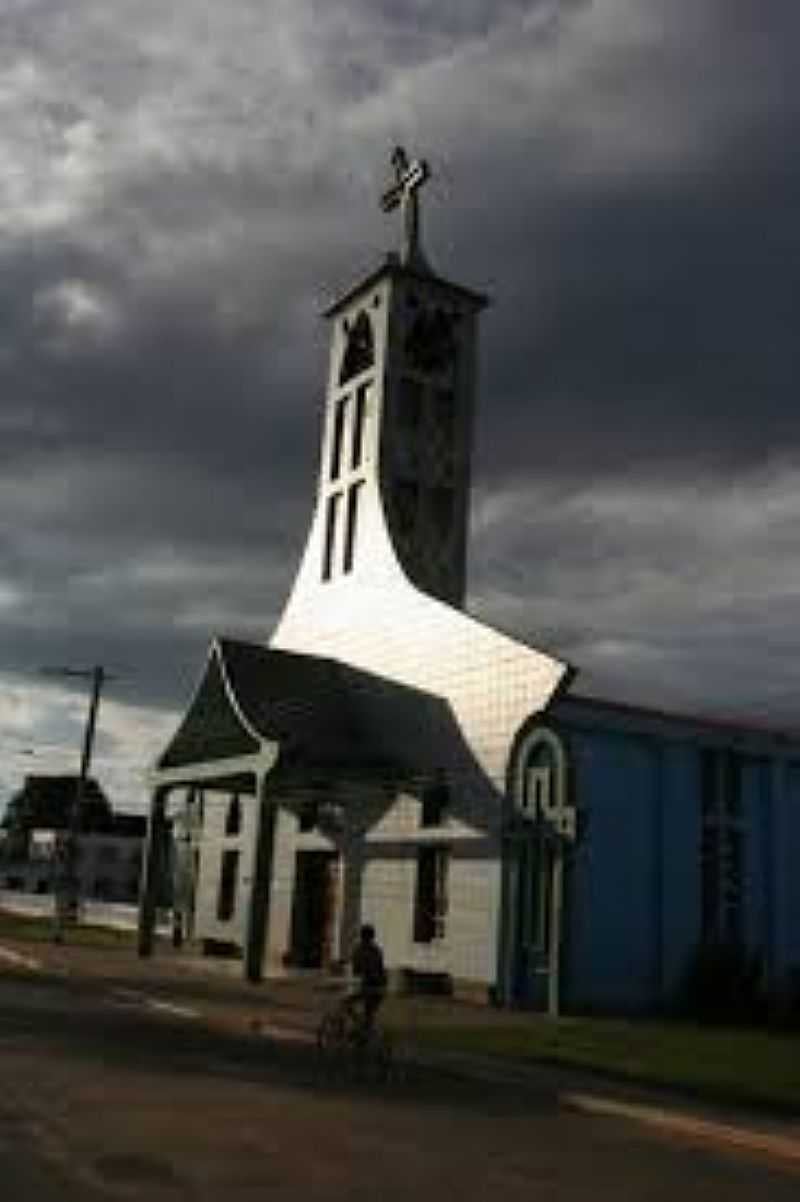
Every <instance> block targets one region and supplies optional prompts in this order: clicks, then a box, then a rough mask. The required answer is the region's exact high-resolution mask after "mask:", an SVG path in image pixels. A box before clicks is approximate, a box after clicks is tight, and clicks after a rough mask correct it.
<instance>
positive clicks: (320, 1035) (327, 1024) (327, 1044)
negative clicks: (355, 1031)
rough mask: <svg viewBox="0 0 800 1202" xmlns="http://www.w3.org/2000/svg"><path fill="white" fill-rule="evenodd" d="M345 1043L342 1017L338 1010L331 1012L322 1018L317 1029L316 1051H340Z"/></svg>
mask: <svg viewBox="0 0 800 1202" xmlns="http://www.w3.org/2000/svg"><path fill="white" fill-rule="evenodd" d="M345 1042H346V1031H345V1020H344V1015H343V1014H341V1013H340V1011H338V1010H331V1011H329V1012H328V1014H324V1015H323V1016H322V1021H321V1022H320V1024H319V1026H318V1027H317V1050H318V1051H319V1052H332V1051H336V1050H341V1049H342V1048H343V1047H344V1044H345Z"/></svg>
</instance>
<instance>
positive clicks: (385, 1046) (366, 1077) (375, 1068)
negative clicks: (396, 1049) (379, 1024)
mask: <svg viewBox="0 0 800 1202" xmlns="http://www.w3.org/2000/svg"><path fill="white" fill-rule="evenodd" d="M360 1053H361V1054H360V1056H359V1076H360V1077H361V1079H362V1080H363V1081H365V1082H368V1083H369V1084H372V1085H387V1084H388V1083H389V1082H390V1081H391V1080H392V1076H393V1073H392V1068H393V1056H392V1041H391V1039H390V1038H389V1036H388V1034H387V1033H386V1031H382V1030H380V1029H379V1028H373V1030H372V1031H371V1032H370V1034H369V1037H368V1038H367V1040H366V1042H365V1043H364V1044H363V1045H362V1047H361V1049H360Z"/></svg>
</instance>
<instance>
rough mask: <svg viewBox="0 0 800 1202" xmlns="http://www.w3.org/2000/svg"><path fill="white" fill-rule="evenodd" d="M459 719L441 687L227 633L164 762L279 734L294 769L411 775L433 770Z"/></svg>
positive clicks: (284, 760)
mask: <svg viewBox="0 0 800 1202" xmlns="http://www.w3.org/2000/svg"><path fill="white" fill-rule="evenodd" d="M454 729H456V728H455V724H454V721H453V718H452V714H451V711H450V708H449V706H448V705H447V704H446V703H445V702H444V701H443V700H442V699H441V698H439V697H434V696H432V695H430V694H426V693H422V692H420V691H419V690H416V689H411V688H407V687H405V686H403V685H399V684H397V683H395V682H394V681H390V680H386V679H384V678H382V677H379V676H375V675H372V674H371V673H368V672H362V671H360V670H358V669H356V668H353V667H351V666H350V665H348V664H343V663H341V662H339V661H338V660H333V659H328V658H326V657H323V656H316V655H304V654H300V653H297V652H290V651H280V650H276V649H274V648H271V647H267V646H264V645H261V644H257V643H244V642H240V641H239V640H236V639H227V638H225V639H217V640H215V641H214V643H213V644H212V647H211V652H210V654H209V658H208V662H207V665H206V670H205V673H204V676H203V679H202V681H201V683H200V686H199V687H198V689H197V691H196V693H195V696H194V698H193V699H192V701H191V703H190V705H189V708H188V710H187V712H186V715H185V717H184V719H183V721H182V722H181V724H180V726H179V728H178V730H177V732H176V734H175V735H174V737H173V739H172V741H171V742H170V743H169V745H168V747H167V748H166V750H165V751H164V753H163V754H162V756H161V758H160V760H159V761H158V765H157V766H158V768H160V769H168V768H176V767H186V766H189V765H192V764H200V763H204V764H207V763H209V762H214V761H216V760H222V759H226V758H228V757H234V756H243V755H248V754H252V753H253V752H256V751H257V750H258V749H259V748H260V747H261V746H262V744H264V743H277V744H278V745H279V759H278V765H277V771H278V772H279V773H281V774H283V776H285V777H292V776H293V775H294V776H298V775H302V776H306V777H307V776H308V775H309V774H310V775H312V776H314V775H315V774H316V776H318V777H319V778H320V779H322V778H324V777H328V778H330V777H333V776H340V777H347V776H352V777H364V776H369V777H372V778H374V777H376V776H379V777H387V778H397V777H404V778H407V777H409V776H412V775H415V774H426V773H429V772H431V771H433V766H434V765H436V764H437V763H439V762H440V760H441V756H442V746H443V745H444V744H448V745H452V744H453V737H452V736H453V731H454ZM447 734H449V735H450V739H449V741H448V739H447V737H446V736H447Z"/></svg>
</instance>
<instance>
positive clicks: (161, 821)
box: [138, 788, 167, 956]
mask: <svg viewBox="0 0 800 1202" xmlns="http://www.w3.org/2000/svg"><path fill="white" fill-rule="evenodd" d="M166 802H167V789H164V788H161V789H156V790H155V791H154V792H153V794H152V796H151V798H150V816H149V819H148V822H147V838H146V840H145V845H144V857H143V862H142V884H141V889H140V892H139V941H138V951H139V955H140V956H151V955H152V954H153V932H154V930H155V925H156V906H157V905H158V890H159V886H160V884H161V877H162V866H163V861H164V850H165V835H166V823H165V813H166Z"/></svg>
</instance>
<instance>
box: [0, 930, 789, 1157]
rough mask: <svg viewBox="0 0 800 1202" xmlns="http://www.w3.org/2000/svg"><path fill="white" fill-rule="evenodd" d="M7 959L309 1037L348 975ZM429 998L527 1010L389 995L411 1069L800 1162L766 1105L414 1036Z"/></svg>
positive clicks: (216, 1021)
mask: <svg viewBox="0 0 800 1202" xmlns="http://www.w3.org/2000/svg"><path fill="white" fill-rule="evenodd" d="M4 968H8V969H15V970H17V971H25V972H37V971H38V972H44V973H50V974H53V975H57V976H60V977H65V978H67V979H70V980H72V981H74V982H75V984H78V985H82V984H84V983H86V984H92V983H93V985H94V987H103V986H105V987H109V986H111V987H114V986H116V987H118V986H119V985H121V984H127V985H135V986H136V987H137V990H138V991H140V994H141V997H142V998H143V999H144V998H146V997H148V996H150V997H152V998H154V999H163V1000H165V1001H167V1000H169V999H172V1002H173V1003H176V1002H177V1003H184V1004H185V1003H186V1002H190V1003H191V1006H192V1007H193V1013H194V1016H195V1017H197V1018H201V1019H203V1020H205V1021H206V1022H208V1023H209V1025H211V1026H214V1027H216V1028H218V1029H224V1030H227V1031H230V1032H232V1033H234V1032H235V1033H237V1034H239V1035H242V1034H245V1035H249V1036H250V1037H253V1038H262V1039H263V1038H267V1039H273V1040H276V1041H280V1042H293V1043H298V1042H299V1043H302V1044H305V1045H306V1046H308V1045H310V1044H312V1043H313V1040H314V1034H315V1030H316V1026H317V1023H318V1022H319V1019H320V1017H321V1015H322V1013H323V1012H324V1010H325V1009H327V1008H328V1006H330V1005H331V1004H332V1001H333V999H334V998H335V997H336V995H337V993H339V992H340V991H341V989H342V983H341V982H337V981H335V980H334V981H331V980H330V979H326V978H320V976H319V975H318V974H308V975H301V976H297V975H295V976H288V975H287V976H285V977H278V978H271V979H268V980H266V981H264V982H263V983H262V984H261V985H257V986H253V985H250V984H248V983H247V982H245V981H243V980H242V979H241V963H240V962H238V961H220V960H214V959H211V958H206V957H201V956H197V955H194V954H192V953H191V952H188V951H186V950H184V951H182V952H180V953H176V952H175V951H174V950H173V949H171V948H168V947H167V948H164V947H162V948H160V949H159V951H158V953H157V954H156V956H154V957H153V958H152V959H149V960H139V959H138V958H136V956H135V954H134V953H133V952H132V950H131V949H127V948H126V949H116V950H109V949H96V948H87V947H69V946H54V945H52V944H41V943H38V944H33V943H27V944H23V943H21V942H16V941H11V940H3V941H2V945H0V971H3V969H4ZM431 1006H434V1007H435V1008H436V1011H437V1013H438V1015H440V1016H442V1017H446V1019H447V1021H448V1022H450V1023H452V1025H453V1026H458V1025H459V1024H460V1023H464V1024H466V1025H471V1026H474V1025H475V1023H476V1022H478V1023H481V1024H482V1023H486V1025H487V1026H493V1025H503V1024H504V1023H507V1022H515V1021H516V1022H518V1021H519V1016H518V1015H516V1016H513V1015H510V1014H509V1013H508V1012H504V1011H497V1010H491V1009H488V1008H484V1007H478V1006H475V1005H468V1004H465V1003H459V1002H448V1001H446V1000H442V999H436V1000H435V1001H432V1000H430V999H421V998H392V999H391V1001H390V1002H389V1003H387V1008H388V1015H387V1018H388V1019H389V1020H390V1024H391V1027H392V1029H393V1030H394V1031H395V1033H396V1045H397V1050H398V1056H399V1059H400V1061H401V1063H402V1064H405V1065H407V1066H408V1067H410V1068H412V1069H421V1070H425V1071H428V1072H435V1073H437V1074H441V1075H446V1076H449V1077H451V1078H452V1079H454V1080H458V1079H461V1080H464V1081H471V1082H479V1083H483V1084H485V1085H487V1086H490V1087H493V1088H500V1089H507V1090H514V1091H515V1092H521V1093H530V1094H531V1095H538V1096H540V1097H541V1096H542V1095H543V1094H544V1095H547V1096H548V1097H549V1098H552V1099H554V1100H555V1101H556V1103H557V1104H558V1105H559V1106H561V1107H563V1108H565V1109H569V1110H573V1111H580V1112H582V1113H584V1114H587V1115H594V1116H606V1117H609V1118H616V1119H622V1120H626V1121H628V1122H632V1123H635V1124H638V1125H642V1126H645V1127H647V1128H649V1129H650V1130H651V1131H652V1130H655V1131H658V1132H660V1133H661V1134H662V1135H664V1136H667V1137H671V1138H679V1139H681V1140H683V1141H685V1142H690V1143H693V1144H697V1145H702V1146H706V1147H708V1146H714V1147H716V1148H718V1149H722V1150H725V1151H728V1152H734V1153H737V1154H740V1155H742V1154H743V1155H745V1156H750V1157H755V1158H756V1159H759V1160H761V1161H766V1162H768V1163H770V1164H773V1165H775V1166H776V1167H781V1168H782V1169H784V1170H787V1169H788V1170H791V1171H796V1172H798V1173H800V1116H798V1117H797V1118H789V1119H782V1118H777V1117H774V1116H773V1115H772V1114H770V1113H769V1112H768V1111H766V1110H755V1109H745V1108H739V1107H732V1106H728V1105H724V1106H723V1105H715V1104H713V1103H707V1102H705V1101H702V1100H698V1098H697V1097H692V1096H688V1095H686V1094H683V1093H681V1092H680V1091H678V1090H674V1089H670V1088H666V1087H660V1086H657V1085H640V1084H632V1083H629V1082H627V1081H624V1080H620V1079H618V1078H612V1077H610V1076H608V1075H604V1074H602V1073H600V1072H595V1071H589V1070H586V1069H579V1068H571V1067H568V1066H561V1065H557V1064H552V1063H541V1062H531V1061H526V1062H521V1061H511V1060H508V1059H504V1058H502V1057H500V1056H488V1055H487V1056H480V1055H474V1054H471V1053H462V1052H460V1051H451V1050H447V1051H445V1050H442V1049H432V1048H430V1047H424V1046H422V1044H421V1043H419V1042H418V1041H417V1040H415V1026H416V1021H417V1019H418V1017H419V1015H420V1014H421V1013H422V1012H423V1011H424V1010H425V1008H426V1007H431ZM164 1008H165V1009H166V1010H168V1009H170V1007H169V1006H165V1007H164ZM171 1009H172V1010H173V1012H174V1013H175V1014H179V1012H180V1006H179V1005H174V1004H173V1005H172V1007H171ZM798 1052H799V1054H800V1044H799V1047H798Z"/></svg>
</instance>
